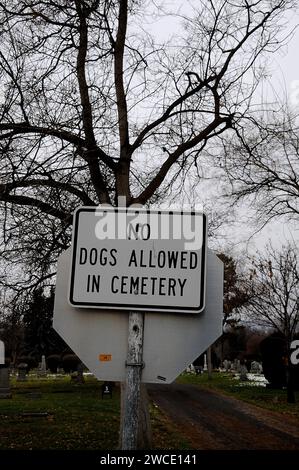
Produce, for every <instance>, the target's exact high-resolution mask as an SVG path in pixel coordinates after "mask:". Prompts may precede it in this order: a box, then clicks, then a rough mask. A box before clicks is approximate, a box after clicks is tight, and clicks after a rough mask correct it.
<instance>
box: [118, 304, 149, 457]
mask: <svg viewBox="0 0 299 470" xmlns="http://www.w3.org/2000/svg"><path fill="white" fill-rule="evenodd" d="M143 328H144V313H142V312H130V313H129V336H128V354H127V361H126V368H127V369H126V370H127V373H126V386H125V397H124V402H123V406H124V413H123V417H122V420H123V422H122V423H121V449H122V450H135V449H136V448H137V438H138V420H139V410H140V387H141V374H142V369H143V361H142V359H143Z"/></svg>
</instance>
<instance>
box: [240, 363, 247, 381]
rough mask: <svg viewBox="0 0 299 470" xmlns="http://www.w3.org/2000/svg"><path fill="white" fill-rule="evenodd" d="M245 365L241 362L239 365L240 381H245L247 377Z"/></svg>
mask: <svg viewBox="0 0 299 470" xmlns="http://www.w3.org/2000/svg"><path fill="white" fill-rule="evenodd" d="M247 372H248V370H247V367H246V365H245V364H241V365H240V380H242V381H246V380H248V377H247Z"/></svg>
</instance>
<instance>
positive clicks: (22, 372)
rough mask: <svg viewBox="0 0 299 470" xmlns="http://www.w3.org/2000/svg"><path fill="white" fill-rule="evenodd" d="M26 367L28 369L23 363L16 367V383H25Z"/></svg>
mask: <svg viewBox="0 0 299 470" xmlns="http://www.w3.org/2000/svg"><path fill="white" fill-rule="evenodd" d="M27 367H28V364H26V363H25V362H21V364H19V365H18V377H17V381H18V382H26V381H27Z"/></svg>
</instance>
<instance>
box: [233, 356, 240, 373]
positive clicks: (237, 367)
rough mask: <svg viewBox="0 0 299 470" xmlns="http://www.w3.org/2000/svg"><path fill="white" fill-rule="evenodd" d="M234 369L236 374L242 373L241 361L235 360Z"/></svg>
mask: <svg viewBox="0 0 299 470" xmlns="http://www.w3.org/2000/svg"><path fill="white" fill-rule="evenodd" d="M233 368H234V370H235V371H236V372H238V374H239V373H240V370H241V363H240V359H235V360H234V365H233Z"/></svg>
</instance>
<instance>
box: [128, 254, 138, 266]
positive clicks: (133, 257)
mask: <svg viewBox="0 0 299 470" xmlns="http://www.w3.org/2000/svg"><path fill="white" fill-rule="evenodd" d="M132 263H133V266H135V267H136V268H137V258H136V251H135V250H132V253H131V256H130V259H129V266H131V264H132Z"/></svg>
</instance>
